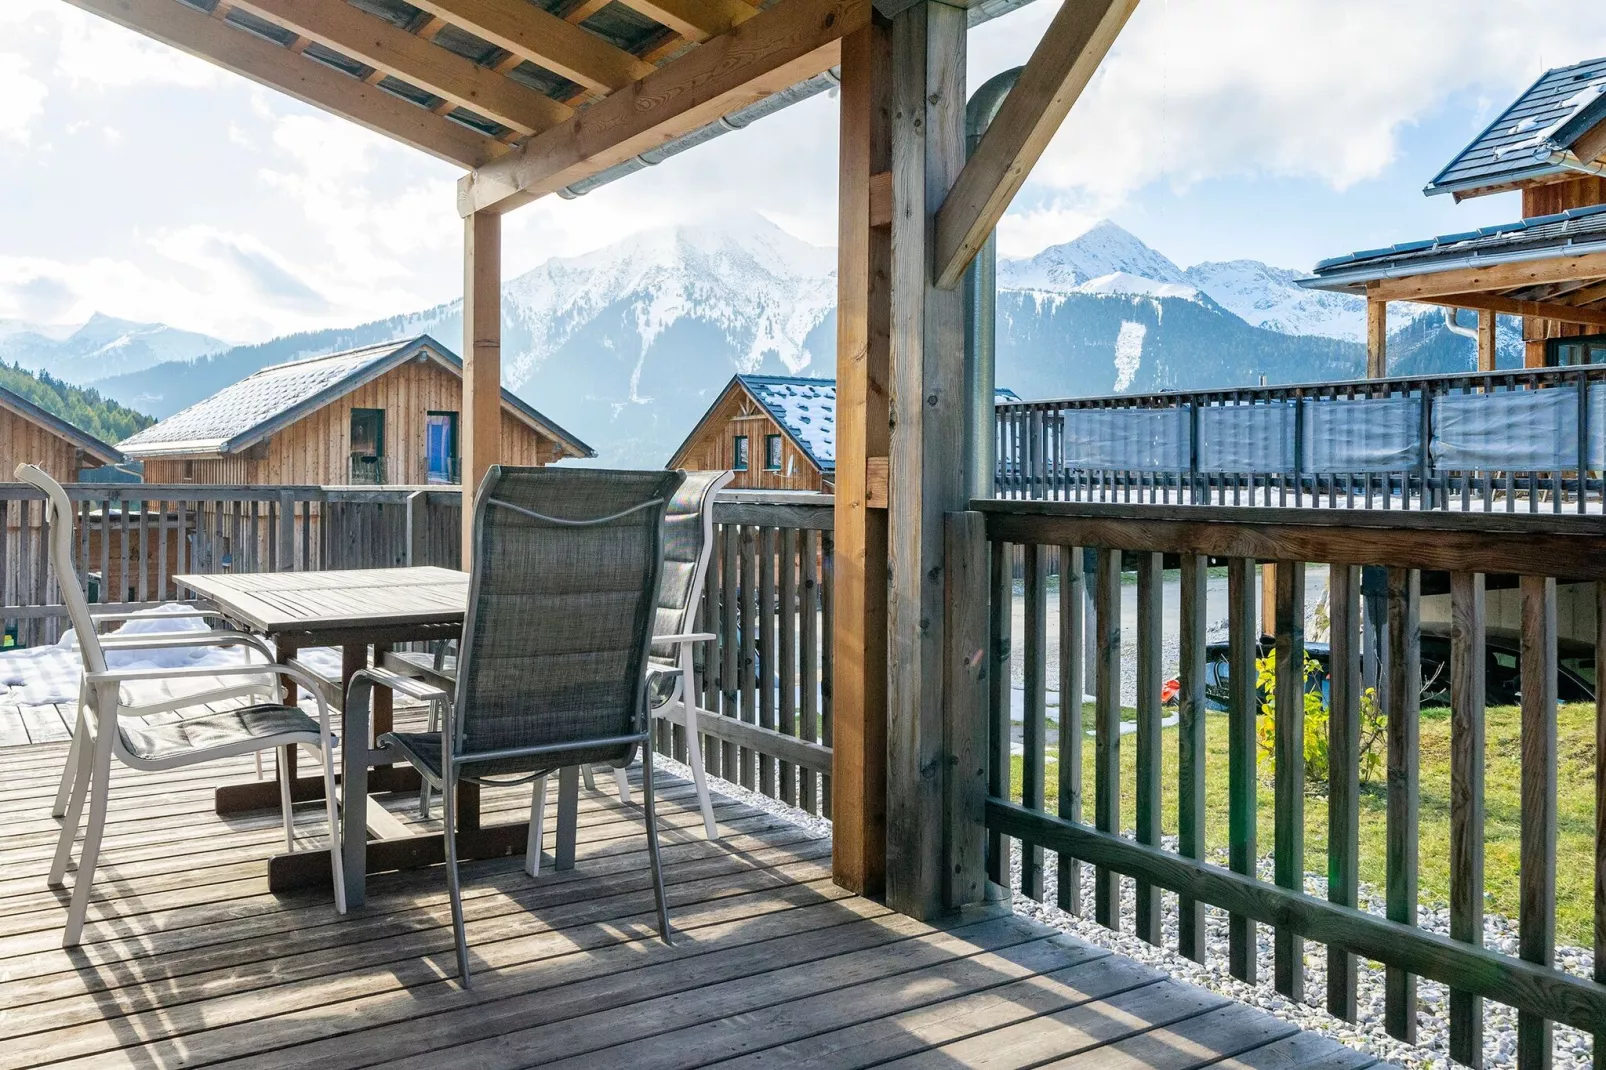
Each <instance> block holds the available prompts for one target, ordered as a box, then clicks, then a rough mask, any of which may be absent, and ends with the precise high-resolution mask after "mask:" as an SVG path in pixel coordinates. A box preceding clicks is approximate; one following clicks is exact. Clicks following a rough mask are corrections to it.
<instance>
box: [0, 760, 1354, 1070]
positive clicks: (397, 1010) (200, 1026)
mask: <svg viewBox="0 0 1606 1070" xmlns="http://www.w3.org/2000/svg"><path fill="white" fill-rule="evenodd" d="M65 754H66V747H65V745H64V744H61V743H54V744H39V745H31V746H23V747H14V748H8V749H4V750H0V773H3V780H0V796H3V798H4V807H3V810H0V823H3V825H4V835H3V837H0V863H3V864H0V900H3V903H4V906H5V908H6V909H5V910H4V912H3V920H0V1038H3V1042H0V1070H6V1068H14V1067H31V1066H44V1065H49V1066H74V1067H95V1068H104V1067H142V1068H148V1067H167V1066H176V1065H181V1064H182V1065H184V1066H203V1065H204V1066H214V1065H228V1066H249V1067H301V1066H317V1067H319V1068H320V1070H336V1068H339V1067H365V1066H375V1065H379V1064H385V1065H392V1066H403V1067H436V1066H461V1067H474V1068H491V1067H518V1066H528V1065H533V1064H536V1063H541V1064H548V1063H563V1064H565V1065H570V1066H598V1065H606V1066H630V1067H636V1068H645V1067H663V1068H668V1067H690V1066H703V1065H710V1064H719V1065H723V1066H742V1067H761V1066H762V1067H770V1066H799V1065H803V1066H816V1067H860V1066H871V1065H883V1064H886V1063H897V1064H899V1065H909V1066H917V1065H918V1066H939V1067H941V1066H977V1067H981V1066H985V1067H992V1068H1005V1067H1026V1066H1041V1065H1055V1066H1084V1067H1100V1068H1106V1067H1124V1066H1130V1067H1134V1068H1135V1067H1145V1068H1150V1070H1160V1068H1172V1067H1175V1068H1181V1067H1198V1066H1206V1065H1211V1066H1216V1065H1219V1066H1226V1067H1264V1068H1268V1070H1269V1068H1273V1067H1275V1068H1279V1070H1290V1068H1294V1067H1308V1068H1317V1067H1321V1068H1333V1070H1348V1068H1359V1067H1364V1066H1367V1065H1369V1064H1370V1063H1371V1060H1370V1059H1367V1058H1364V1057H1362V1056H1360V1055H1358V1054H1356V1053H1354V1052H1352V1051H1349V1050H1348V1049H1345V1048H1341V1047H1339V1046H1337V1045H1335V1044H1333V1043H1332V1042H1330V1041H1326V1040H1323V1039H1320V1038H1318V1037H1315V1036H1312V1035H1309V1034H1300V1033H1297V1032H1296V1031H1295V1030H1294V1028H1293V1027H1292V1026H1290V1025H1288V1024H1286V1023H1284V1022H1282V1021H1279V1020H1277V1019H1273V1018H1270V1017H1267V1016H1265V1015H1263V1014H1261V1013H1260V1012H1258V1011H1255V1010H1253V1009H1251V1008H1249V1007H1245V1006H1242V1005H1238V1004H1234V1003H1231V1002H1230V1001H1228V1000H1226V999H1223V998H1222V997H1219V996H1215V995H1212V994H1209V993H1206V992H1203V991H1201V990H1198V989H1195V988H1191V987H1188V986H1186V985H1183V984H1179V983H1177V982H1174V981H1171V980H1168V979H1166V978H1165V977H1164V976H1162V975H1161V974H1158V973H1156V972H1154V971H1152V970H1150V969H1148V968H1146V967H1143V966H1139V965H1137V964H1135V963H1133V962H1131V961H1128V960H1125V959H1122V958H1120V957H1118V956H1113V955H1110V954H1109V953H1108V952H1106V951H1103V950H1101V949H1097V948H1094V947H1091V946H1087V945H1084V944H1081V943H1079V942H1077V941H1075V940H1072V939H1070V938H1068V937H1065V936H1063V935H1059V934H1056V933H1055V932H1054V931H1052V930H1049V929H1046V928H1044V927H1042V926H1040V925H1038V924H1035V923H1033V922H1030V921H1027V920H1025V919H1022V918H1016V917H1011V916H1008V915H1004V914H999V913H994V914H976V915H969V916H966V917H963V918H958V919H954V920H953V921H952V922H951V923H948V924H946V925H942V926H936V927H934V926H931V925H926V924H923V923H920V922H916V921H913V920H911V919H909V918H906V917H903V916H900V915H898V914H894V913H891V912H889V911H888V910H887V909H886V908H884V907H882V906H880V905H878V904H876V903H873V902H870V901H868V900H865V899H860V898H857V897H854V896H852V895H849V894H848V893H846V892H844V891H842V890H841V889H839V888H837V887H836V886H835V885H834V884H832V882H831V879H830V872H831V870H830V845H829V842H828V841H825V840H821V839H817V838H811V837H810V836H809V835H807V834H806V833H804V832H803V831H802V830H800V829H799V828H797V827H796V826H794V825H791V824H789V823H788V822H786V821H784V820H782V819H780V818H777V817H775V816H773V815H770V814H767V813H764V812H761V811H758V810H756V809H753V808H751V807H748V806H746V805H743V804H740V803H737V802H733V801H730V800H728V799H721V800H719V803H718V817H719V821H720V825H721V828H722V830H723V834H724V839H723V840H722V841H721V842H720V843H718V844H709V843H707V842H705V841H704V840H703V839H702V834H701V831H700V823H699V817H698V814H697V813H696V810H695V802H694V800H693V799H692V797H691V792H690V788H689V785H687V784H685V783H683V782H679V781H669V782H668V783H666V784H663V785H661V794H660V797H661V799H662V800H663V804H664V805H663V809H662V811H661V814H662V820H663V824H664V826H665V843H666V848H665V858H664V861H665V876H666V880H667V881H668V884H669V896H670V916H671V919H672V922H673V924H674V927H675V930H676V942H675V946H674V947H665V946H663V945H662V944H660V943H659V942H658V941H657V939H656V937H655V936H654V932H653V928H652V924H653V915H652V909H653V908H652V892H651V885H650V881H649V878H648V874H647V869H646V863H645V851H644V847H645V841H644V838H643V835H642V829H641V824H640V820H639V811H638V810H637V809H635V808H626V807H624V806H621V805H620V804H619V802H618V799H617V798H616V797H613V796H610V795H606V794H598V793H590V792H583V793H582V800H583V801H582V812H581V817H580V824H581V828H580V844H579V862H578V865H577V868H576V869H574V870H572V871H568V872H565V873H553V872H545V873H543V874H542V876H541V877H540V878H538V879H533V880H532V879H530V878H529V877H527V876H526V875H525V874H524V873H523V871H522V868H521V865H520V863H521V861H522V860H521V859H516V858H515V859H507V860H505V861H499V862H486V863H475V864H472V865H470V866H468V867H466V869H465V892H464V896H465V907H466V911H467V916H468V933H469V941H470V946H471V953H472V956H473V959H474V961H475V963H476V964H477V968H478V973H477V975H476V984H475V987H474V989H473V991H472V992H465V991H463V990H461V989H460V988H459V987H458V986H457V984H456V983H455V982H454V981H453V980H451V979H450V974H451V971H452V969H453V964H452V951H451V945H452V938H451V929H450V924H449V917H448V912H447V906H446V896H445V882H444V878H443V875H442V873H441V872H440V871H439V870H438V869H436V870H429V871H421V872H414V873H408V874H390V875H383V876H379V877H376V878H373V879H371V881H370V884H369V902H368V905H367V906H366V907H364V908H362V909H360V910H357V911H354V912H353V913H352V914H351V915H350V916H348V917H345V918H341V917H340V916H338V915H337V914H336V913H335V911H334V907H333V905H332V903H331V902H330V900H329V899H328V898H327V897H326V896H324V895H318V894H309V895H305V896H297V897H275V896H273V895H271V894H269V892H268V890H267V882H266V876H265V873H266V866H265V859H266V858H267V857H268V856H269V855H270V854H272V853H273V852H274V851H276V850H278V849H281V847H282V843H283V840H282V832H281V830H280V828H279V825H278V818H277V815H276V814H275V813H271V812H270V813H263V814H260V815H252V816H250V817H246V818H238V817H236V818H227V819H225V818H220V817H218V816H217V815H216V814H214V813H213V812H212V787H213V785H214V784H215V783H217V782H219V780H220V779H234V780H239V779H245V778H249V777H251V776H252V772H251V764H250V761H249V759H246V760H242V761H235V762H233V763H226V764H224V765H221V766H218V767H213V768H211V769H202V770H187V771H184V772H182V773H166V774H140V773H133V772H130V771H128V770H120V771H119V776H118V780H117V782H116V784H115V786H114V789H113V793H112V805H111V815H110V823H109V825H108V829H107V836H106V844H105V848H104V850H103V853H102V865H101V869H100V876H99V880H98V881H97V887H96V897H95V900H94V902H93V904H92V906H91V908H90V920H89V926H88V929H87V930H86V933H85V943H84V945H83V947H82V948H80V949H78V950H76V951H74V952H71V953H69V952H66V951H63V950H62V949H61V948H60V947H59V940H60V929H61V925H62V921H63V918H64V915H65V899H66V896H65V895H64V894H62V893H58V892H56V891H52V890H49V889H47V888H46V887H45V881H44V873H45V869H46V866H47V865H48V860H49V854H50V851H51V849H52V845H53V842H54V840H55V830H56V827H57V826H56V822H55V821H54V820H53V819H51V818H50V816H49V801H50V796H51V793H52V791H53V789H54V786H55V778H56V774H57V771H58V770H59V769H60V766H61V762H62V761H63V760H64V758H65ZM527 798H528V797H527V795H525V794H524V792H523V791H522V790H515V789H495V790H488V791H487V792H486V795H485V800H484V809H485V811H486V814H487V816H488V817H494V816H495V812H496V811H499V810H500V811H503V813H504V816H506V815H507V814H508V813H509V812H511V811H514V810H518V809H521V808H523V807H524V806H525V805H526V800H527ZM637 800H638V802H639V795H638V796H637ZM386 805H387V806H389V807H390V808H391V809H392V810H393V811H394V812H395V813H396V815H397V816H398V817H399V818H401V819H403V820H404V821H408V822H416V821H417V812H416V801H415V800H412V799H408V798H404V797H399V796H397V797H390V798H388V799H387V800H386ZM552 805H553V806H554V807H555V797H554V799H553V802H552ZM437 810H438V807H437ZM554 825H555V822H554V821H553V820H552V819H550V818H549V820H548V826H547V827H548V828H549V829H551V828H553V827H554ZM298 830H299V832H300V834H301V835H303V836H305V837H306V841H307V842H308V843H309V844H315V843H317V842H322V840H323V835H324V832H323V828H322V817H321V811H319V810H318V809H317V808H315V807H313V806H306V807H303V808H302V810H301V812H300V813H299V814H298ZM549 849H550V842H549ZM446 1049H450V1050H446Z"/></svg>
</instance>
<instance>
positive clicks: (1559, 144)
mask: <svg viewBox="0 0 1606 1070" xmlns="http://www.w3.org/2000/svg"><path fill="white" fill-rule="evenodd" d="M1424 192H1425V193H1427V194H1429V195H1436V194H1448V195H1450V196H1453V197H1454V198H1455V199H1456V200H1457V201H1460V200H1462V199H1464V198H1467V197H1483V196H1488V195H1490V194H1495V193H1505V192H1518V193H1520V194H1521V196H1522V218H1521V219H1518V220H1516V221H1515V222H1512V223H1508V224H1505V225H1502V226H1494V227H1483V228H1481V229H1479V230H1474V231H1467V232H1464V233H1459V234H1447V235H1443V236H1441V237H1438V238H1431V239H1428V240H1425V241H1413V242H1404V243H1401V244H1399V245H1393V246H1389V247H1388V248H1385V249H1368V250H1364V251H1361V252H1356V253H1351V254H1349V255H1347V256H1340V257H1335V258H1333V259H1330V260H1324V261H1322V262H1321V263H1320V264H1318V265H1317V266H1316V271H1315V278H1313V279H1309V280H1306V281H1305V282H1304V283H1303V285H1306V286H1309V287H1312V288H1315V289H1322V290H1333V291H1336V292H1340V293H1351V294H1356V295H1361V296H1364V297H1366V299H1367V375H1368V377H1369V378H1381V377H1383V376H1384V375H1386V374H1387V365H1388V355H1387V348H1388V305H1389V302H1391V301H1418V302H1424V303H1427V304H1434V305H1443V306H1445V307H1448V308H1467V309H1476V310H1477V311H1478V370H1480V371H1492V370H1494V360H1495V317H1496V315H1514V316H1521V317H1522V322H1523V339H1524V341H1525V343H1526V348H1525V354H1524V365H1525V366H1526V367H1529V368H1542V367H1557V366H1567V365H1572V364H1589V363H1598V362H1601V361H1606V57H1603V58H1600V59H1592V60H1588V61H1585V62H1583V63H1576V64H1573V65H1572V66H1569V67H1558V68H1556V69H1555V70H1550V71H1546V72H1545V73H1544V74H1543V75H1542V76H1541V77H1540V78H1539V80H1538V81H1537V82H1535V83H1534V84H1533V85H1532V86H1531V87H1530V88H1529V89H1528V90H1527V91H1526V92H1525V93H1523V94H1522V96H1520V97H1518V98H1517V99H1516V100H1515V101H1514V102H1513V103H1512V104H1511V106H1510V107H1508V108H1506V110H1505V111H1503V112H1501V114H1500V116H1499V118H1497V119H1495V121H1494V122H1492V123H1491V124H1489V127H1488V129H1486V130H1484V131H1483V133H1481V134H1479V135H1478V137H1477V138H1476V139H1474V140H1473V142H1472V143H1471V144H1470V145H1468V146H1467V147H1466V148H1465V149H1463V150H1462V151H1461V152H1460V154H1459V155H1457V156H1456V158H1455V159H1453V160H1451V161H1450V163H1449V164H1447V165H1446V166H1445V168H1444V170H1442V171H1441V172H1439V174H1438V175H1437V176H1435V177H1434V179H1433V181H1431V182H1429V183H1428V185H1427V188H1426V190H1425V191H1424Z"/></svg>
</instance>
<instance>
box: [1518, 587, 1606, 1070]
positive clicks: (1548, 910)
mask: <svg viewBox="0 0 1606 1070" xmlns="http://www.w3.org/2000/svg"><path fill="white" fill-rule="evenodd" d="M1521 582H1522V658H1521V670H1520V671H1521V676H1522V733H1521V735H1522V844H1521V862H1520V874H1521V875H1520V877H1519V879H1518V884H1519V889H1518V902H1519V910H1518V921H1517V943H1518V949H1519V951H1520V953H1521V955H1522V957H1523V958H1524V959H1526V960H1527V961H1529V962H1538V963H1542V964H1544V965H1546V966H1550V965H1552V964H1553V963H1554V961H1555V947H1556V581H1555V580H1554V579H1553V578H1551V577H1549V576H1523V577H1522V581H1521ZM1598 760H1599V759H1598V758H1597V761H1598ZM1551 1033H1552V1029H1551V1024H1550V1020H1549V1019H1547V1018H1543V1017H1540V1016H1539V1015H1536V1014H1528V1013H1521V1012H1519V1013H1518V1015H1517V1066H1518V1068H1519V1070H1548V1068H1549V1067H1550V1064H1551V1049H1552V1045H1551Z"/></svg>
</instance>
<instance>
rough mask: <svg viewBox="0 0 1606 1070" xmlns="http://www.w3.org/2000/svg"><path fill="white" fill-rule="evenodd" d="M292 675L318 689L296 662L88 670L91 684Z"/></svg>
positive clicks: (86, 676) (305, 685)
mask: <svg viewBox="0 0 1606 1070" xmlns="http://www.w3.org/2000/svg"><path fill="white" fill-rule="evenodd" d="M265 675H266V676H288V677H289V678H290V679H292V680H294V681H295V682H296V683H298V684H300V685H301V686H303V687H307V688H311V689H316V688H317V686H318V681H317V679H316V678H314V677H313V675H312V674H311V673H309V672H307V671H306V670H305V669H301V668H298V667H296V666H294V665H278V664H271V663H270V664H267V665H192V666H190V667H189V668H187V669H108V670H107V671H105V672H86V673H84V682H85V683H90V684H122V683H129V682H132V681H137V680H185V679H194V678H196V677H207V676H265Z"/></svg>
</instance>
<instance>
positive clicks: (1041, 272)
mask: <svg viewBox="0 0 1606 1070" xmlns="http://www.w3.org/2000/svg"><path fill="white" fill-rule="evenodd" d="M1112 275H1114V276H1120V277H1124V278H1127V279H1134V280H1143V281H1144V282H1147V283H1170V284H1172V285H1175V286H1182V287H1188V288H1192V285H1193V284H1192V283H1191V281H1190V280H1189V279H1188V277H1187V275H1186V274H1184V273H1183V271H1182V269H1181V268H1179V267H1177V265H1175V264H1173V263H1172V262H1171V261H1170V260H1168V259H1166V257H1165V256H1163V255H1161V254H1160V253H1157V252H1155V251H1154V250H1153V249H1151V248H1149V247H1148V246H1147V245H1145V244H1143V243H1142V242H1141V241H1139V240H1138V239H1137V238H1136V237H1134V236H1133V235H1132V234H1131V233H1129V232H1128V231H1126V230H1125V229H1123V228H1122V227H1119V226H1117V225H1116V224H1114V223H1112V222H1110V221H1109V220H1108V219H1106V220H1104V221H1102V222H1100V223H1098V224H1095V225H1094V226H1093V227H1092V228H1091V229H1089V230H1088V231H1087V232H1086V233H1084V234H1082V235H1081V236H1080V237H1078V238H1076V239H1075V240H1073V241H1068V242H1065V243H1064V244H1062V245H1051V246H1049V247H1048V248H1047V249H1044V250H1043V251H1042V252H1040V253H1038V254H1037V255H1036V256H1033V257H1031V258H1029V259H1026V260H1000V261H999V264H998V286H999V288H1000V289H1005V290H1045V291H1048V292H1050V293H1071V292H1073V291H1075V290H1077V289H1078V288H1079V287H1082V286H1084V285H1086V284H1088V283H1090V282H1093V281H1094V280H1102V279H1106V278H1107V277H1109V276H1112ZM1103 292H1111V291H1109V290H1108V289H1106V290H1105V291H1103Z"/></svg>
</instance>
